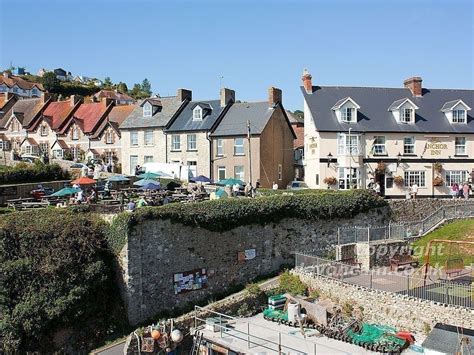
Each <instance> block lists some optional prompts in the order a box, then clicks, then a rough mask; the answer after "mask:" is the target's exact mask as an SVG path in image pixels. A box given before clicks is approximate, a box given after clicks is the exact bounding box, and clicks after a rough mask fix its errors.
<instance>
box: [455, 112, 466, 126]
mask: <svg viewBox="0 0 474 355" xmlns="http://www.w3.org/2000/svg"><path fill="white" fill-rule="evenodd" d="M453 123H466V110H453Z"/></svg>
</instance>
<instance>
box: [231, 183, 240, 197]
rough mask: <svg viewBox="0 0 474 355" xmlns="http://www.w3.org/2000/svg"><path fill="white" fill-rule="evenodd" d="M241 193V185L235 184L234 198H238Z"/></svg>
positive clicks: (233, 188) (233, 189)
mask: <svg viewBox="0 0 474 355" xmlns="http://www.w3.org/2000/svg"><path fill="white" fill-rule="evenodd" d="M239 192H240V186H239V184H234V186H232V194H233V195H234V197H237V196H238V195H239Z"/></svg>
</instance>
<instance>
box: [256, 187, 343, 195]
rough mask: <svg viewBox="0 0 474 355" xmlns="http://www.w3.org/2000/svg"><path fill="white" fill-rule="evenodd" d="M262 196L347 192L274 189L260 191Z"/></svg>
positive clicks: (261, 189)
mask: <svg viewBox="0 0 474 355" xmlns="http://www.w3.org/2000/svg"><path fill="white" fill-rule="evenodd" d="M258 192H259V193H260V194H261V195H262V196H274V195H308V194H324V193H333V194H334V193H344V192H345V191H338V190H330V189H301V190H273V189H264V188H260V189H258Z"/></svg>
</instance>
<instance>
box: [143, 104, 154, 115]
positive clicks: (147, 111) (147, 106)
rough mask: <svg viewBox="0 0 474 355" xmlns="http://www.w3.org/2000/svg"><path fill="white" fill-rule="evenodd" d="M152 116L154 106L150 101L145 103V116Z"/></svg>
mask: <svg viewBox="0 0 474 355" xmlns="http://www.w3.org/2000/svg"><path fill="white" fill-rule="evenodd" d="M151 116H152V106H151V104H150V103H148V102H147V103H146V104H145V105H143V117H151Z"/></svg>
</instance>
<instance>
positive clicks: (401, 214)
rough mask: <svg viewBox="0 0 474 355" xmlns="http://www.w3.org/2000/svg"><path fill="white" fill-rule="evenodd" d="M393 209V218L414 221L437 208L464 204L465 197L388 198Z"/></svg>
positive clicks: (399, 220) (426, 215) (400, 220)
mask: <svg viewBox="0 0 474 355" xmlns="http://www.w3.org/2000/svg"><path fill="white" fill-rule="evenodd" d="M387 202H388V203H389V205H390V208H391V210H392V218H393V220H394V221H397V222H414V221H419V220H422V219H424V218H426V217H428V216H429V215H431V214H432V213H433V212H435V211H436V210H437V209H439V208H441V207H443V206H449V205H454V204H457V205H462V204H465V203H466V201H465V200H463V199H455V200H453V199H452V198H448V199H439V198H420V199H415V200H387ZM471 202H472V201H471Z"/></svg>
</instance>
